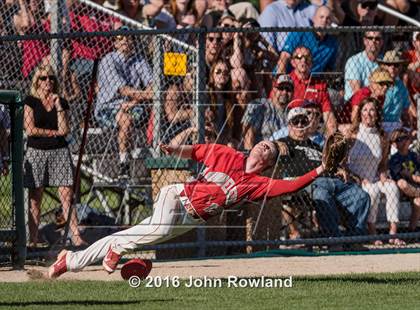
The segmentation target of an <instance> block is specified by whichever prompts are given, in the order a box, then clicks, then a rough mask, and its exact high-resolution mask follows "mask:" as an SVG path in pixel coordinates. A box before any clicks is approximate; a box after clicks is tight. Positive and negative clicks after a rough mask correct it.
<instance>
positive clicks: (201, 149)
mask: <svg viewBox="0 0 420 310" xmlns="http://www.w3.org/2000/svg"><path fill="white" fill-rule="evenodd" d="M192 158H193V159H194V160H196V161H198V162H201V163H203V164H204V165H205V166H206V169H204V171H203V173H202V174H200V176H199V177H198V179H197V180H194V181H192V182H189V183H186V184H185V186H184V188H185V193H186V195H187V196H188V198H189V200H190V202H191V205H192V207H193V208H194V210H195V211H196V212H197V214H198V215H199V216H200V217H201V218H203V219H204V220H207V219H208V218H209V217H211V216H213V215H216V214H219V213H221V212H222V211H223V209H228V208H230V207H232V206H233V205H235V204H237V203H239V202H240V201H242V200H245V199H248V200H259V199H262V198H264V197H265V196H267V197H274V196H278V195H282V194H286V193H291V192H295V191H297V190H299V189H301V188H304V187H305V186H307V185H308V184H309V183H311V182H312V181H313V179H314V178H315V177H317V173H316V170H312V171H310V172H309V173H307V174H305V175H304V176H301V177H299V178H297V179H295V180H290V181H286V180H275V179H271V178H268V177H264V176H260V175H258V174H254V173H246V172H245V161H246V157H245V155H244V154H242V153H240V152H238V151H236V150H234V149H232V148H230V147H227V146H224V145H219V144H196V145H194V146H193V152H192Z"/></svg>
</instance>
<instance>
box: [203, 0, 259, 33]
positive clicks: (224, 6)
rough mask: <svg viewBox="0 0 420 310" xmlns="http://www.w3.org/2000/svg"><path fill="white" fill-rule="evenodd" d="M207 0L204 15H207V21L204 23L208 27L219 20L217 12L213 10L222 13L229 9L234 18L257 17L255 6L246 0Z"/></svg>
mask: <svg viewBox="0 0 420 310" xmlns="http://www.w3.org/2000/svg"><path fill="white" fill-rule="evenodd" d="M207 2H208V11H207V13H206V17H208V18H209V19H210V20H209V23H208V24H206V25H207V26H208V27H209V28H212V27H214V25H216V24H218V22H219V21H220V20H218V17H217V16H218V14H214V12H219V13H221V14H224V13H225V12H226V11H229V12H230V13H232V14H233V16H234V17H235V19H236V20H239V19H241V18H253V19H258V16H259V14H258V11H257V10H256V9H255V7H254V6H253V5H252V4H251V3H249V2H246V1H241V2H236V3H234V4H232V1H230V0H228V1H226V0H209V1H207Z"/></svg>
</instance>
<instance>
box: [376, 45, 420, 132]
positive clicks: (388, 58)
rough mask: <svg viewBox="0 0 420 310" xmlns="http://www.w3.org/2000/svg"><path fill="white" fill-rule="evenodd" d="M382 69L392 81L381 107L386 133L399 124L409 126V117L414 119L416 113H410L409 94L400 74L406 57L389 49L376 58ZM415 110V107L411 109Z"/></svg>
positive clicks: (398, 126)
mask: <svg viewBox="0 0 420 310" xmlns="http://www.w3.org/2000/svg"><path fill="white" fill-rule="evenodd" d="M377 62H378V63H379V64H380V67H381V68H382V69H385V70H387V71H388V72H389V74H390V75H391V77H392V79H393V81H394V83H393V86H391V87H390V88H389V89H388V91H387V93H386V95H385V102H384V108H383V122H384V123H383V128H384V130H385V131H386V132H387V133H391V132H392V131H393V130H394V129H398V128H400V127H401V126H404V127H408V128H411V127H412V125H411V124H412V122H411V119H415V118H416V115H415V113H414V115H411V114H410V96H409V93H408V89H407V87H406V86H405V85H404V82H403V81H402V80H401V78H400V77H401V74H402V73H403V72H402V71H403V70H404V69H403V66H404V64H406V63H407V59H405V58H404V57H403V54H402V52H400V51H398V50H389V51H387V52H386V53H385V55H384V57H383V58H382V59H378V60H377ZM413 110H415V109H413Z"/></svg>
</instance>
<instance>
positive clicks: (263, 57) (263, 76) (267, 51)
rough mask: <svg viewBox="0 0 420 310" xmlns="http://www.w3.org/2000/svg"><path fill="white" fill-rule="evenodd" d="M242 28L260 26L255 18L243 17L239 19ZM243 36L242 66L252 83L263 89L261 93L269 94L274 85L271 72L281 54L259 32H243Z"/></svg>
mask: <svg viewBox="0 0 420 310" xmlns="http://www.w3.org/2000/svg"><path fill="white" fill-rule="evenodd" d="M239 23H240V24H241V27H242V28H251V29H255V28H259V27H260V26H259V24H258V22H257V21H256V20H255V19H252V18H242V19H240V20H239ZM241 37H242V48H241V51H242V54H243V65H242V67H243V68H244V69H245V70H246V71H247V73H248V74H249V77H250V79H251V82H252V85H255V88H256V89H259V90H260V91H261V95H262V96H263V95H265V94H268V93H269V92H270V90H271V87H272V80H271V76H270V75H271V72H272V71H273V69H274V66H275V63H276V62H277V60H278V58H279V55H278V53H277V52H276V51H275V50H274V49H273V48H272V47H271V45H270V44H269V43H268V42H267V41H266V40H265V38H264V37H263V36H262V35H261V34H260V33H258V32H248V33H243V34H241Z"/></svg>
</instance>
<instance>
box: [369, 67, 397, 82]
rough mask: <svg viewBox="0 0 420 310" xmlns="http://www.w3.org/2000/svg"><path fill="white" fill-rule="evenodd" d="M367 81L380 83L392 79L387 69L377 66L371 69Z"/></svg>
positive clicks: (391, 80)
mask: <svg viewBox="0 0 420 310" xmlns="http://www.w3.org/2000/svg"><path fill="white" fill-rule="evenodd" d="M369 82H373V83H381V82H389V83H393V82H394V80H393V79H392V77H391V75H390V74H389V72H388V70H385V69H380V68H377V69H376V70H375V71H373V72H372V73H371V74H370V76H369Z"/></svg>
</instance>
